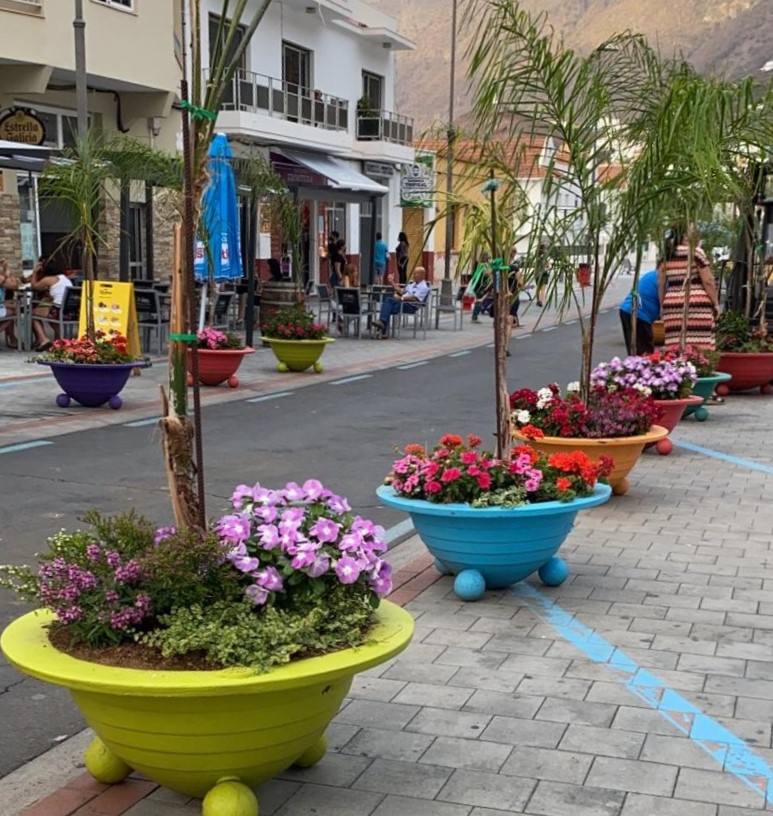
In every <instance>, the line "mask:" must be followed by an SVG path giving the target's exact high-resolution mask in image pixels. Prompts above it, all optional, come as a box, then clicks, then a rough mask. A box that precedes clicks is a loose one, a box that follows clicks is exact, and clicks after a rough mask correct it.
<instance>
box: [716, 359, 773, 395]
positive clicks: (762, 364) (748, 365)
mask: <svg viewBox="0 0 773 816" xmlns="http://www.w3.org/2000/svg"><path fill="white" fill-rule="evenodd" d="M717 370H718V371H726V372H727V373H728V374H729V375H730V377H731V379H730V382H729V383H726V384H725V383H723V384H721V385H718V386H717V394H719V395H720V396H722V397H725V396H727V395H728V394H730V393H732V392H736V391H748V390H750V389H752V388H759V389H760V392H761V393H763V394H770V393H773V386H771V384H770V383H771V380H773V352H770V351H768V352H762V351H760V352H754V351H723V352H722V354H721V356H720V358H719V363H718V364H717Z"/></svg>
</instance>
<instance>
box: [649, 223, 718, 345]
mask: <svg viewBox="0 0 773 816" xmlns="http://www.w3.org/2000/svg"><path fill="white" fill-rule="evenodd" d="M689 254H690V249H689V246H688V245H687V243H686V242H685V241H683V240H677V239H676V236H675V240H672V242H671V244H670V246H667V247H666V264H665V274H664V275H663V278H662V280H661V284H660V286H661V291H660V303H661V316H662V319H663V325H664V328H665V333H666V342H665V345H666V346H678V345H680V344H681V343H682V321H683V318H684V314H685V310H684V305H685V298H688V299H689V300H688V307H687V326H686V329H687V331H686V335H685V337H684V343H685V344H686V345H689V346H696V347H698V348H706V349H713V348H714V345H715V340H714V328H715V324H716V319H717V317H718V315H719V299H718V297H717V287H716V285H715V283H714V273H713V272H712V271H711V265H710V264H709V260H708V258H707V257H706V253H705V252H704V251H703V250H702V249H700V247H698V248H696V250H695V253H694V256H693V264H692V277H691V279H690V281H689V284H688V282H687V270H688V263H687V261H688V258H689Z"/></svg>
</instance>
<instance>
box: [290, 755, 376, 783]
mask: <svg viewBox="0 0 773 816" xmlns="http://www.w3.org/2000/svg"><path fill="white" fill-rule="evenodd" d="M372 762H373V760H372V759H371V758H370V757H362V756H354V755H352V754H336V753H332V752H328V753H327V754H325V758H324V761H322V762H318V763H317V764H316V765H314V766H313V767H311V768H293V767H291V768H288V769H287V770H286V771H282V773H280V774H278V775H277V779H286V780H288V781H290V782H303V783H304V784H309V783H311V784H317V785H330V786H331V787H338V788H348V787H349V786H350V785H351V784H352V783H353V782H354V781H355V779H357V778H358V777H359V776H360V775H361V774H362V773H363V772H365V771H366V770H367V768H368V767H369V766H370V765H371V763H372Z"/></svg>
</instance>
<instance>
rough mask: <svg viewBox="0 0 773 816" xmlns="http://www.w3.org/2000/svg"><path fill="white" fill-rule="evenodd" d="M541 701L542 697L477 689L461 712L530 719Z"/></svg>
mask: <svg viewBox="0 0 773 816" xmlns="http://www.w3.org/2000/svg"><path fill="white" fill-rule="evenodd" d="M543 700H544V698H543V697H533V696H531V695H527V696H521V695H518V694H504V693H502V692H499V691H486V690H484V689H478V690H477V691H475V692H474V693H473V695H472V696H471V697H470V699H469V700H467V702H466V703H465V704H464V706H463V710H464V711H478V712H480V713H482V714H498V715H501V716H504V717H520V718H523V719H530V718H532V717H533V716H534V715H535V714H536V713H537V711H538V710H539V707H540V706H541V705H542V703H543Z"/></svg>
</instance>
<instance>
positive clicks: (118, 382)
mask: <svg viewBox="0 0 773 816" xmlns="http://www.w3.org/2000/svg"><path fill="white" fill-rule="evenodd" d="M37 362H38V363H39V364H40V365H46V366H48V367H49V368H50V369H51V373H52V374H53V375H54V378H55V379H56V381H57V382H58V383H59V386H60V388H61V389H62V391H63V392H64V393H62V394H59V395H58V396H57V398H56V404H57V405H58V406H59V407H60V408H66V407H67V406H68V405H69V404H70V400H75V401H76V402H77V403H79V404H80V405H83V406H84V407H86V408H98V407H99V406H100V405H104V404H105V403H109V404H110V407H111V408H116V409H118V408H120V407H121V405H122V404H123V400H122V399H121V398H120V397H119V396H118V395H119V394H120V393H121V391H122V390H123V387H124V386H125V385H126V382H127V380H128V379H129V376H130V375H131V373H132V369H133V368H146V367H147V365H148V363H147V362H145V361H144V360H138V361H137V362H134V363H114V364H111V365H88V364H85V363H58V362H51V361H49V360H38V361H37Z"/></svg>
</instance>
